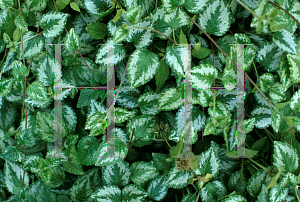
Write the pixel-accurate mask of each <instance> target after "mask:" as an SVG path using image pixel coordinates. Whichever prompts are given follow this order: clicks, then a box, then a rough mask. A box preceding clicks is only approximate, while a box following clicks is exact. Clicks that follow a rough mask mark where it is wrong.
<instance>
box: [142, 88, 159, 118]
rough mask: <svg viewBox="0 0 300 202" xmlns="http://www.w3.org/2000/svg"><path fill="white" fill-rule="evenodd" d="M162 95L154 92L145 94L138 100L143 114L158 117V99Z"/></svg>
mask: <svg viewBox="0 0 300 202" xmlns="http://www.w3.org/2000/svg"><path fill="white" fill-rule="evenodd" d="M159 98H160V94H157V93H154V92H148V93H145V94H143V95H142V96H140V97H139V99H138V105H139V107H140V110H141V112H142V114H150V115H156V114H158V113H159V111H160V110H159V109H158V99H159Z"/></svg>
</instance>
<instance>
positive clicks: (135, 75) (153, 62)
mask: <svg viewBox="0 0 300 202" xmlns="http://www.w3.org/2000/svg"><path fill="white" fill-rule="evenodd" d="M158 67H159V58H158V56H157V55H156V54H155V53H153V52H150V51H149V50H148V49H137V50H135V51H134V52H133V53H132V55H131V57H130V59H129V63H128V71H127V76H128V81H129V85H130V87H131V88H136V87H139V86H141V85H143V84H145V83H147V82H148V81H150V80H151V79H152V78H153V77H154V75H155V74H156V72H157V70H158Z"/></svg>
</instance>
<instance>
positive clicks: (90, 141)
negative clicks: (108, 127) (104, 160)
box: [77, 136, 101, 166]
mask: <svg viewBox="0 0 300 202" xmlns="http://www.w3.org/2000/svg"><path fill="white" fill-rule="evenodd" d="M77 147H78V154H79V155H78V159H79V162H80V164H82V165H87V166H89V165H93V164H95V162H96V159H97V158H98V157H99V156H100V150H101V147H100V145H99V141H98V140H97V138H96V137H89V136H86V137H83V138H82V139H81V140H79V142H78V145H77Z"/></svg>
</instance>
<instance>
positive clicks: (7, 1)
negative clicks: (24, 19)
mask: <svg viewBox="0 0 300 202" xmlns="http://www.w3.org/2000/svg"><path fill="white" fill-rule="evenodd" d="M13 5H14V1H13V0H1V1H0V8H1V9H2V10H6V9H8V8H10V7H12V6H13Z"/></svg>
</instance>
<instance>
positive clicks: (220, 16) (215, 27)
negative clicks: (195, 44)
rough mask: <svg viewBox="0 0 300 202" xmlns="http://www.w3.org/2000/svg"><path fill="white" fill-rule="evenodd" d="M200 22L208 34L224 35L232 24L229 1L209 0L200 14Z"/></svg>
mask: <svg viewBox="0 0 300 202" xmlns="http://www.w3.org/2000/svg"><path fill="white" fill-rule="evenodd" d="M198 24H199V25H200V27H202V28H203V29H204V30H205V31H206V32H207V33H208V34H213V35H216V36H222V35H224V34H225V33H226V32H227V31H228V29H229V27H230V24H231V15H230V11H229V7H228V6H227V2H226V1H224V0H216V1H212V2H209V3H208V5H207V7H205V8H204V9H203V11H202V12H201V13H200V14H199V17H198Z"/></svg>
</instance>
